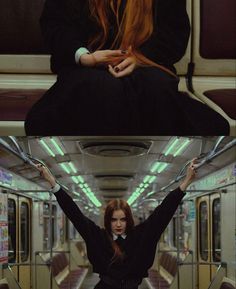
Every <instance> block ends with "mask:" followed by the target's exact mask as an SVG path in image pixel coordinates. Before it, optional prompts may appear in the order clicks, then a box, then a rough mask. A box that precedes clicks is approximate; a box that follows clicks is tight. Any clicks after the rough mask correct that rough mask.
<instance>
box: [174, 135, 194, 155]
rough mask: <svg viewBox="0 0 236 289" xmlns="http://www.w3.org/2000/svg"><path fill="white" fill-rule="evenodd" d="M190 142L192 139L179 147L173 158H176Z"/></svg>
mask: <svg viewBox="0 0 236 289" xmlns="http://www.w3.org/2000/svg"><path fill="white" fill-rule="evenodd" d="M190 142H191V140H190V139H187V140H185V141H184V143H183V144H182V145H181V146H180V147H179V149H178V150H177V151H176V152H175V153H174V154H173V156H174V157H176V156H177V155H179V154H180V153H181V152H182V151H183V149H184V148H185V147H186V146H187V145H188V144H189V143H190Z"/></svg>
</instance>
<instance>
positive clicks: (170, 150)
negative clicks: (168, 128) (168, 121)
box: [164, 138, 179, 156]
mask: <svg viewBox="0 0 236 289" xmlns="http://www.w3.org/2000/svg"><path fill="white" fill-rule="evenodd" d="M178 142H179V139H178V138H176V139H175V140H174V141H173V142H172V143H171V145H170V146H169V145H168V146H167V148H166V149H165V150H164V155H165V156H167V155H168V154H171V152H172V150H173V149H174V147H175V146H176V144H177V143H178Z"/></svg>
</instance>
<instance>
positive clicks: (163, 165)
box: [157, 163, 168, 174]
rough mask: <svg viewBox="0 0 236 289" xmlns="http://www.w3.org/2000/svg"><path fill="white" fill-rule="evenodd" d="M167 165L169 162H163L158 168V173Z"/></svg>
mask: <svg viewBox="0 0 236 289" xmlns="http://www.w3.org/2000/svg"><path fill="white" fill-rule="evenodd" d="M167 166H168V163H162V164H161V165H160V167H159V168H158V170H157V172H158V174H160V173H161V172H163V171H164V169H165V168H166V167H167Z"/></svg>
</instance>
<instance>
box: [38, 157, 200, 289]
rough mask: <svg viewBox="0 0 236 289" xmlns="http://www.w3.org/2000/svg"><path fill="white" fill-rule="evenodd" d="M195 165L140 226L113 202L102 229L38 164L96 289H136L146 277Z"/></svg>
mask: <svg viewBox="0 0 236 289" xmlns="http://www.w3.org/2000/svg"><path fill="white" fill-rule="evenodd" d="M195 162H196V161H195V160H193V161H192V162H191V164H190V166H189V167H188V169H187V174H186V177H185V179H184V180H183V182H182V183H181V184H180V186H179V187H178V188H177V189H175V190H174V191H172V192H170V193H169V194H168V196H167V197H166V198H165V199H164V200H163V201H162V203H161V204H160V205H159V206H158V207H157V208H156V209H155V210H154V212H153V213H152V214H151V215H150V216H149V217H148V218H147V219H146V220H145V221H144V222H143V223H141V224H139V225H137V226H134V220H133V217H132V212H131V209H130V207H129V205H128V204H127V202H126V201H124V200H113V201H111V202H110V203H109V204H108V205H107V207H106V209H105V214H104V228H100V227H99V226H97V225H96V224H95V223H94V222H93V221H91V220H90V219H89V218H87V217H86V216H84V215H83V213H82V212H81V211H80V209H79V208H78V207H77V205H76V204H75V203H74V202H73V200H72V198H71V197H70V196H69V195H68V194H67V193H66V192H65V191H63V190H62V189H61V188H60V186H59V185H58V184H56V181H55V178H54V177H53V176H52V175H51V174H50V173H49V171H48V170H47V169H46V168H45V167H42V165H38V168H39V170H40V172H41V173H42V175H43V177H44V178H45V179H46V180H47V181H48V182H49V183H50V185H51V187H52V188H53V189H52V191H53V192H54V194H55V196H56V198H57V201H58V203H59V205H60V206H61V208H62V210H63V211H64V213H65V214H66V215H67V217H68V218H69V219H70V221H71V222H72V223H73V225H74V226H75V228H76V229H77V231H78V232H79V233H80V235H81V236H82V238H83V239H84V241H85V243H86V246H87V253H88V259H89V261H90V263H91V264H92V266H93V271H94V272H96V273H98V274H99V277H100V279H101V280H100V281H99V283H98V284H97V285H96V286H95V289H124V288H125V289H137V288H138V285H139V284H141V282H142V279H143V278H144V277H147V276H148V273H147V272H148V269H149V268H150V267H151V266H152V264H153V261H154V257H155V252H156V246H157V242H158V240H159V239H160V237H161V234H162V233H163V232H164V230H165V228H166V227H167V225H168V223H169V222H170V220H171V218H172V217H173V215H174V213H175V211H176V209H177V207H178V205H179V203H180V202H181V200H182V198H183V197H184V195H185V193H184V191H185V190H186V188H187V187H188V186H189V184H190V183H191V182H192V181H193V179H194V178H195Z"/></svg>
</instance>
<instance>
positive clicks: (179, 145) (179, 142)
mask: <svg viewBox="0 0 236 289" xmlns="http://www.w3.org/2000/svg"><path fill="white" fill-rule="evenodd" d="M190 142H191V140H190V139H188V138H185V137H175V138H174V139H173V140H171V141H170V142H169V144H168V145H167V146H166V148H165V149H164V152H163V153H164V155H165V156H167V155H170V154H172V155H173V156H174V157H176V156H177V155H179V154H180V153H181V152H182V151H183V150H184V148H185V147H186V146H187V145H188V144H189V143H190Z"/></svg>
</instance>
